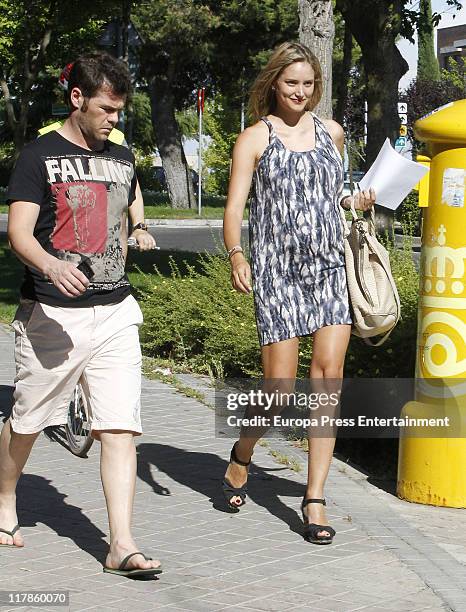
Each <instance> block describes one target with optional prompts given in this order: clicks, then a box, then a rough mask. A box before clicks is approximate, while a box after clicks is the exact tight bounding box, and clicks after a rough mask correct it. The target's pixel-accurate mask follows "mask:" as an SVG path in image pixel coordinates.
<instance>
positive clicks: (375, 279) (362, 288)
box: [340, 201, 401, 346]
mask: <svg viewBox="0 0 466 612" xmlns="http://www.w3.org/2000/svg"><path fill="white" fill-rule="evenodd" d="M340 209H341V206H340ZM341 214H342V218H343V220H344V228H345V266H346V278H347V283H348V294H349V301H350V305H351V309H352V313H351V314H352V317H353V329H352V333H353V334H354V335H355V336H359V337H360V338H363V339H364V341H365V342H366V344H370V345H371V346H380V345H381V344H383V343H384V342H385V340H386V339H387V338H388V336H389V335H390V333H391V331H392V330H393V328H394V327H395V325H396V324H397V323H398V321H399V319H400V312H401V307H400V298H399V296H398V291H397V288H396V285H395V281H394V279H393V275H392V271H391V268H390V258H389V256H388V252H387V250H386V249H385V248H384V247H383V246H382V245H381V244H380V242H379V241H378V240H377V238H376V235H375V213H374V209H373V208H372V209H371V215H370V219H369V220H367V219H365V218H364V217H358V214H357V212H356V210H355V208H354V203H353V202H352V201H351V215H352V217H353V220H352V222H351V229H348V224H347V222H346V218H345V213H344V212H343V210H341ZM381 334H383V337H382V338H381V339H380V340H378V342H372V341H370V340H369V338H372V337H373V336H379V335H381Z"/></svg>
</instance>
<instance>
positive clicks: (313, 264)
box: [249, 113, 351, 346]
mask: <svg viewBox="0 0 466 612" xmlns="http://www.w3.org/2000/svg"><path fill="white" fill-rule="evenodd" d="M312 116H313V117H314V122H315V147H314V149H312V150H311V151H303V152H298V151H291V150H289V149H287V148H286V147H285V145H284V144H283V143H282V142H281V140H280V139H279V138H278V136H277V135H276V134H275V131H274V129H273V126H272V124H271V122H270V121H269V120H268V119H267V118H266V117H263V118H262V120H263V121H264V122H265V123H266V124H267V126H268V128H269V132H270V138H269V145H268V146H267V148H266V149H265V151H264V153H263V154H262V156H261V158H260V160H259V163H258V165H257V168H256V171H255V173H254V180H253V195H252V198H251V205H250V211H249V245H250V254H251V272H252V277H253V289H254V304H255V310H256V322H257V330H258V334H259V342H260V344H261V346H263V345H265V344H270V343H273V342H280V341H281V340H287V339H289V338H294V337H297V336H307V335H309V334H312V333H313V332H314V331H316V330H318V329H320V328H322V327H325V326H327V325H341V324H348V325H349V324H351V314H350V308H349V303H348V292H347V286H346V272H345V261H344V248H343V244H344V242H343V241H344V235H343V225H342V220H341V215H340V211H339V210H338V207H339V206H340V203H339V202H340V198H341V192H342V189H343V164H342V160H341V156H340V154H339V152H338V150H337V148H336V146H335V144H334V142H333V140H332V137H331V136H330V134H329V133H328V131H327V129H326V128H325V126H324V124H323V123H322V122H321V121H320V120H319V119H318V118H317V117H316V116H315V115H314V113H312Z"/></svg>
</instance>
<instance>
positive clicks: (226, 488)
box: [222, 442, 252, 512]
mask: <svg viewBox="0 0 466 612" xmlns="http://www.w3.org/2000/svg"><path fill="white" fill-rule="evenodd" d="M235 446H236V442H235V443H234V444H233V448H232V449H231V452H230V463H237V464H238V465H242V466H243V467H246V468H247V467H249V465H250V464H251V459H249V461H248V462H247V463H246V462H244V461H240V460H239V459H238V457H237V456H236V452H235ZM251 456H252V455H251ZM222 487H223V495H224V496H225V501H226V502H227V504H228V506H229V507H230V508H232V509H233V510H236V511H237V512H239V509H240V508H241V506H244V504H245V503H246V495H247V490H248V487H247V481H246V482H245V483H244V485H243V486H242V487H234V486H233V485H232V484H231V482H230V481H229V480H228V479H227V478H224V480H223V485H222ZM232 497H240V498H241V503H240V504H233V503H231V501H230V500H231V498H232Z"/></svg>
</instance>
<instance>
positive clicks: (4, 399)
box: [0, 385, 15, 422]
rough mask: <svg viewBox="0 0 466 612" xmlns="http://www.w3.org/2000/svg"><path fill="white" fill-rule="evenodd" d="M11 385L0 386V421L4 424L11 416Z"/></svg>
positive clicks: (12, 388)
mask: <svg viewBox="0 0 466 612" xmlns="http://www.w3.org/2000/svg"><path fill="white" fill-rule="evenodd" d="M14 390H15V388H14V387H12V386H11V385H0V419H1V420H2V421H3V422H5V421H6V420H7V419H8V418H9V417H10V414H11V410H12V408H13V391H14Z"/></svg>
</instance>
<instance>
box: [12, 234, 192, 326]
mask: <svg viewBox="0 0 466 612" xmlns="http://www.w3.org/2000/svg"><path fill="white" fill-rule="evenodd" d="M170 257H172V258H173V260H174V261H175V263H176V265H177V266H178V267H179V268H180V270H181V271H182V272H183V271H185V270H186V266H185V264H184V262H187V263H188V264H189V265H191V266H194V267H195V268H196V269H200V268H201V266H200V256H199V255H197V254H196V253H182V252H170V251H149V252H146V253H139V252H137V251H130V252H129V256H128V265H127V271H128V277H129V279H130V282H131V284H132V285H133V287H134V288H135V290H136V291H135V294H136V296H137V294H138V290H141V289H143V288H144V285H145V278H146V275H147V274H153V273H154V265H156V266H157V268H158V269H159V270H160V272H161V274H163V275H165V276H169V274H170V265H169V258H170ZM23 269H24V266H23V264H22V263H21V262H20V261H19V260H18V259H17V258H16V256H15V255H14V254H13V253H12V252H11V250H10V248H9V246H8V242H7V240H6V237H5V236H0V278H1V283H0V322H2V323H11V321H12V320H13V316H14V314H15V311H16V307H17V305H18V300H19V288H20V285H21V282H22V278H23ZM139 270H140V271H139Z"/></svg>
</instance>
